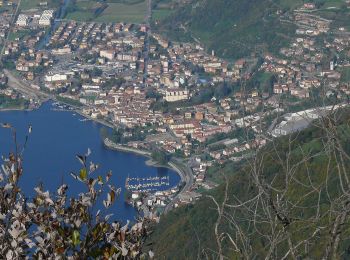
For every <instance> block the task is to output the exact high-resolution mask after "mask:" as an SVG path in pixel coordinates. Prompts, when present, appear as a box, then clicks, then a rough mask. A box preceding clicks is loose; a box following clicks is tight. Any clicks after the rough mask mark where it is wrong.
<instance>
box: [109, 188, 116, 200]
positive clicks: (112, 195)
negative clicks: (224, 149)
mask: <svg viewBox="0 0 350 260" xmlns="http://www.w3.org/2000/svg"><path fill="white" fill-rule="evenodd" d="M109 194H110V195H111V203H113V202H114V200H115V192H114V191H113V190H111V191H110V192H109Z"/></svg>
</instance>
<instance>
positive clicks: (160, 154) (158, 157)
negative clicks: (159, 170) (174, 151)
mask: <svg viewBox="0 0 350 260" xmlns="http://www.w3.org/2000/svg"><path fill="white" fill-rule="evenodd" d="M151 156H152V159H153V160H154V161H156V162H158V163H159V164H161V165H167V164H168V162H169V161H170V159H171V157H170V156H169V155H168V154H167V153H166V152H164V151H159V150H155V151H153V152H152V155H151Z"/></svg>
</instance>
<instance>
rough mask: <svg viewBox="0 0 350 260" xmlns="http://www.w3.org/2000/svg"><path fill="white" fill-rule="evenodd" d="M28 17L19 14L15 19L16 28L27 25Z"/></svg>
mask: <svg viewBox="0 0 350 260" xmlns="http://www.w3.org/2000/svg"><path fill="white" fill-rule="evenodd" d="M28 20H29V18H28V16H27V15H25V14H20V15H19V16H18V18H17V22H16V25H17V26H21V27H25V26H27V25H28Z"/></svg>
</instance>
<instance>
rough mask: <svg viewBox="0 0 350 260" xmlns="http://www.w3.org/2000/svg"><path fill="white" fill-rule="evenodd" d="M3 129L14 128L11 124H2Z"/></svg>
mask: <svg viewBox="0 0 350 260" xmlns="http://www.w3.org/2000/svg"><path fill="white" fill-rule="evenodd" d="M1 127H3V128H12V126H11V125H10V124H9V123H1Z"/></svg>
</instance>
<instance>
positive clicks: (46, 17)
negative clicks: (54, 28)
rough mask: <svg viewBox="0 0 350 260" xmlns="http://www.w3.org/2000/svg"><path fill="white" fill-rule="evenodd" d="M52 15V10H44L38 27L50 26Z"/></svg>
mask: <svg viewBox="0 0 350 260" xmlns="http://www.w3.org/2000/svg"><path fill="white" fill-rule="evenodd" d="M53 14H54V11H53V10H45V11H44V12H43V13H42V15H41V16H40V19H39V25H40V26H50V25H51V21H52V19H53Z"/></svg>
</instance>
